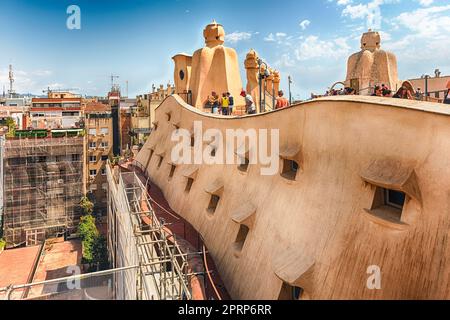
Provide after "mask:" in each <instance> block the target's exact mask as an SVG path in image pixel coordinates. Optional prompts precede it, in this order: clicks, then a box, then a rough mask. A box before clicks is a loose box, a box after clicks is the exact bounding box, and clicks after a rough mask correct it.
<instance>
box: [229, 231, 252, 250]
mask: <svg viewBox="0 0 450 320" xmlns="http://www.w3.org/2000/svg"><path fill="white" fill-rule="evenodd" d="M249 231H250V229H249V228H248V227H247V226H246V225H243V224H241V225H240V227H239V232H238V234H237V236H236V240H235V241H234V244H233V246H234V250H236V252H237V253H240V252H241V251H242V248H243V247H244V244H245V240H246V239H247V236H248V233H249Z"/></svg>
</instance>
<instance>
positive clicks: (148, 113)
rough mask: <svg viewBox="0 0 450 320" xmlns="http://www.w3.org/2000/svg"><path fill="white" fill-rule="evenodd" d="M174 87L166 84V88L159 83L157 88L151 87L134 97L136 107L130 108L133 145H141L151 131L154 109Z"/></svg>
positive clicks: (171, 92)
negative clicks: (144, 92) (149, 91)
mask: <svg viewBox="0 0 450 320" xmlns="http://www.w3.org/2000/svg"><path fill="white" fill-rule="evenodd" d="M174 90H175V88H174V87H173V86H172V85H170V84H168V85H167V87H166V88H164V86H163V85H160V87H159V89H156V87H155V86H153V87H152V92H151V93H149V94H143V95H139V96H137V97H136V108H135V109H134V110H132V113H131V115H132V118H131V132H132V136H133V138H134V139H133V141H132V142H133V144H134V145H143V144H144V143H145V141H146V140H147V138H148V136H149V135H150V133H151V130H152V128H153V126H154V121H155V110H156V108H157V107H158V106H159V105H160V104H161V102H163V101H164V99H166V98H167V97H168V96H170V95H172V94H173V93H174Z"/></svg>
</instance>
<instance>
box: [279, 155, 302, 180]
mask: <svg viewBox="0 0 450 320" xmlns="http://www.w3.org/2000/svg"><path fill="white" fill-rule="evenodd" d="M282 160H283V163H282V165H283V168H282V171H281V176H282V177H283V178H285V179H287V180H291V181H295V180H296V178H297V172H298V169H299V165H298V163H297V162H296V161H294V160H288V159H282Z"/></svg>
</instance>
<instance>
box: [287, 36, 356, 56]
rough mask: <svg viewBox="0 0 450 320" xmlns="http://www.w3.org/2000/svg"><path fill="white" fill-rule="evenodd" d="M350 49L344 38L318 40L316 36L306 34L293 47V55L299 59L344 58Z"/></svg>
mask: <svg viewBox="0 0 450 320" xmlns="http://www.w3.org/2000/svg"><path fill="white" fill-rule="evenodd" d="M350 49H351V48H350V46H349V45H348V44H347V39H345V38H336V39H334V40H320V39H319V37H317V36H308V37H306V38H305V39H304V41H302V42H301V43H300V44H299V46H298V47H297V49H295V56H296V58H297V60H299V61H306V60H311V59H317V58H327V59H333V60H338V59H345V58H346V57H347V56H348V55H349V53H350Z"/></svg>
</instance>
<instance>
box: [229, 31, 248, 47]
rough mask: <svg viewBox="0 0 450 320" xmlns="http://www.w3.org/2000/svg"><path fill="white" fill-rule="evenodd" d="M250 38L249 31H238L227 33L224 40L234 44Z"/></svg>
mask: <svg viewBox="0 0 450 320" xmlns="http://www.w3.org/2000/svg"><path fill="white" fill-rule="evenodd" d="M251 38H252V33H251V32H239V31H236V32H233V33H229V34H227V35H226V36H225V40H226V41H228V42H230V43H232V44H236V43H238V42H239V41H244V40H250V39H251Z"/></svg>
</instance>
